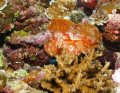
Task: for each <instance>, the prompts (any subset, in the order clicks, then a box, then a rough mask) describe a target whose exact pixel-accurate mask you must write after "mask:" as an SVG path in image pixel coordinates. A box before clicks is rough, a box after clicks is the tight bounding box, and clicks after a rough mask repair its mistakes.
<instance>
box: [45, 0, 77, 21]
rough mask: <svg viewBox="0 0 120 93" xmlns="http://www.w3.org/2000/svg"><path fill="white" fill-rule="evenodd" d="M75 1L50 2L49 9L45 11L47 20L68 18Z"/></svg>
mask: <svg viewBox="0 0 120 93" xmlns="http://www.w3.org/2000/svg"><path fill="white" fill-rule="evenodd" d="M76 2H77V0H51V2H50V7H49V8H47V9H46V11H45V15H46V16H47V17H48V18H49V19H53V18H67V19H70V18H69V14H70V13H71V12H72V11H73V9H74V8H75V6H76Z"/></svg>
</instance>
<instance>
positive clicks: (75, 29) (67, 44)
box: [44, 19, 102, 56]
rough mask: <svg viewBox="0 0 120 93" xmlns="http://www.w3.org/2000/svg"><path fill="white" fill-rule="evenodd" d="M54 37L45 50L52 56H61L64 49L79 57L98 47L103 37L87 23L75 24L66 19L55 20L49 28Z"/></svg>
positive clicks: (50, 39) (95, 28)
mask: <svg viewBox="0 0 120 93" xmlns="http://www.w3.org/2000/svg"><path fill="white" fill-rule="evenodd" d="M48 29H49V31H50V32H51V34H52V35H53V37H51V38H49V41H48V42H46V44H45V46H44V48H45V50H46V52H47V53H48V54H49V55H51V56H55V55H60V54H61V51H62V49H63V48H66V49H67V53H69V54H70V55H72V54H75V55H79V54H80V53H85V52H87V51H88V50H89V49H94V48H96V47H97V46H98V44H99V42H100V41H101V39H102V35H101V33H100V32H99V30H98V29H97V27H95V26H94V25H91V24H89V23H87V22H85V23H83V24H74V23H73V22H71V21H69V20H65V19H53V20H51V25H49V27H48Z"/></svg>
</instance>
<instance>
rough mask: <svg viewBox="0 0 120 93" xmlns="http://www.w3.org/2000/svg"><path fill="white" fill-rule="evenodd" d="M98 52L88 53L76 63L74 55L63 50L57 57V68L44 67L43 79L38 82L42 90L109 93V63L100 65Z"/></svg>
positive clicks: (59, 92) (51, 66)
mask: <svg viewBox="0 0 120 93" xmlns="http://www.w3.org/2000/svg"><path fill="white" fill-rule="evenodd" d="M100 56H101V54H99V53H98V51H96V52H95V51H94V50H92V51H89V53H88V54H86V55H85V57H84V58H81V62H80V63H78V57H77V56H76V55H69V54H68V53H67V52H66V50H65V49H64V50H63V52H62V55H60V56H59V55H57V56H56V60H57V62H58V66H57V67H55V66H54V65H48V66H44V69H43V70H42V71H45V75H44V77H43V78H42V79H41V80H40V81H39V82H40V83H41V86H42V87H43V88H44V89H47V90H50V91H52V92H54V93H88V91H89V93H110V91H111V87H112V86H113V82H112V79H111V74H112V73H111V71H112V70H108V67H109V64H110V63H109V62H106V64H105V65H104V67H102V65H101V64H100V62H99V61H98V60H96V59H97V58H98V57H100Z"/></svg>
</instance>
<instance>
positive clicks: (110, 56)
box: [99, 51, 117, 69]
mask: <svg viewBox="0 0 120 93" xmlns="http://www.w3.org/2000/svg"><path fill="white" fill-rule="evenodd" d="M116 60H117V54H115V53H114V52H112V51H103V54H102V57H100V58H99V61H100V62H101V64H103V65H105V62H106V61H107V62H110V68H112V69H115V62H116Z"/></svg>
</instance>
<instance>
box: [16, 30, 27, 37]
mask: <svg viewBox="0 0 120 93" xmlns="http://www.w3.org/2000/svg"><path fill="white" fill-rule="evenodd" d="M14 33H15V34H16V35H17V36H20V37H24V36H27V35H28V32H25V31H24V30H21V31H14Z"/></svg>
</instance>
